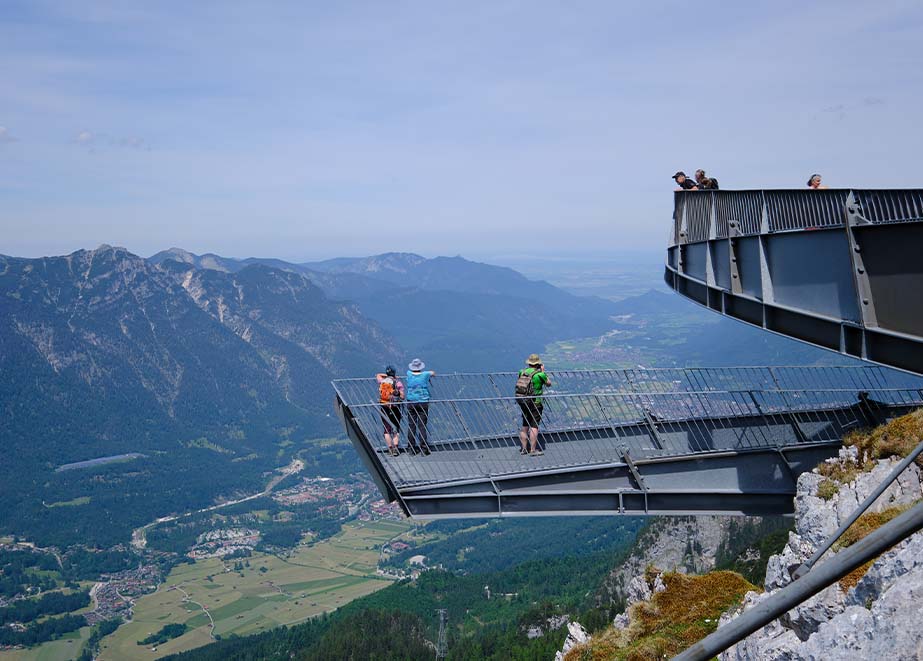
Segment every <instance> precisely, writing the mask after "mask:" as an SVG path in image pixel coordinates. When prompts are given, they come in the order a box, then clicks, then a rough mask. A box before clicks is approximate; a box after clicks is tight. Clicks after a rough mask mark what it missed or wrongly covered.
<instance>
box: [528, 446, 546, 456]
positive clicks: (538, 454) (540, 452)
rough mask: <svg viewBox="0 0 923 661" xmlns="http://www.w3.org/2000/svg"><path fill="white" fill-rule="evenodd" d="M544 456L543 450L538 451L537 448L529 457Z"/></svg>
mask: <svg viewBox="0 0 923 661" xmlns="http://www.w3.org/2000/svg"><path fill="white" fill-rule="evenodd" d="M543 454H545V453H544V452H542V451H541V450H539V449H537V448H536V449H535V450H532V452H530V453H529V455H530V456H532V457H540V456H542V455H543Z"/></svg>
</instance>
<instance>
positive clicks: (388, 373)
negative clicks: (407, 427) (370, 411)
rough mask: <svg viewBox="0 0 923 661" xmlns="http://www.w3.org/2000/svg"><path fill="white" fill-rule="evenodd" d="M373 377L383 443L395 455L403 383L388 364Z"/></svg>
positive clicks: (398, 448)
mask: <svg viewBox="0 0 923 661" xmlns="http://www.w3.org/2000/svg"><path fill="white" fill-rule="evenodd" d="M375 379H376V380H377V381H378V403H379V404H381V422H382V424H383V425H384V427H385V444H386V445H387V446H388V454H390V455H391V456H392V457H396V456H397V455H398V454H399V452H400V444H401V418H402V417H403V415H402V414H403V409H402V406H403V404H402V402H403V401H404V399H405V397H406V393H405V390H404V384H403V383H402V382H401V381H400V380H399V379H398V378H397V373H396V371H395V369H394V368H393V367H391V366H390V365H388V366H387V367H386V368H385V371H384V373H383V374H376V375H375Z"/></svg>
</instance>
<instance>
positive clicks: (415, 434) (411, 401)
mask: <svg viewBox="0 0 923 661" xmlns="http://www.w3.org/2000/svg"><path fill="white" fill-rule="evenodd" d="M425 367H426V364H425V363H424V362H423V361H422V360H420V359H419V358H414V359H413V360H412V361H410V365H408V366H407V368H408V370H407V443H408V452H410V454H417V452H422V453H423V454H429V444H428V443H427V430H426V424H427V422H428V419H429V399H430V396H429V380H430V379H431V378H432V377H434V376H436V373H435V372H433V371H432V370H428V371H425V372H424V371H423V370H424V368H425Z"/></svg>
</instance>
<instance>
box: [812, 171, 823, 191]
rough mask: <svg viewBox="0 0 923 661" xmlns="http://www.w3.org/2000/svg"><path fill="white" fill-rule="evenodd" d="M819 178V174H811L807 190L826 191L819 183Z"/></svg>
mask: <svg viewBox="0 0 923 661" xmlns="http://www.w3.org/2000/svg"><path fill="white" fill-rule="evenodd" d="M820 181H821V177H820V175H819V174H812V175H811V178H810V179H808V188H810V189H811V190H826V189H827V187H826V186H824V185H823V184H821V183H820Z"/></svg>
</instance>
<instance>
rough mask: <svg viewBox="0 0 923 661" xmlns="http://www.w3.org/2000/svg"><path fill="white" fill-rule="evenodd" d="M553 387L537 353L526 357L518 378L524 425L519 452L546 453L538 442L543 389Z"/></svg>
mask: <svg viewBox="0 0 923 661" xmlns="http://www.w3.org/2000/svg"><path fill="white" fill-rule="evenodd" d="M545 386H548V387H549V388H550V387H551V379H549V378H548V375H547V374H545V366H544V365H543V364H542V359H541V358H540V357H539V355H538V354H537V353H533V354H532V355H531V356H529V357H528V359H526V368H525V369H522V370H519V376H518V378H517V379H516V403H517V404H519V409H520V411H522V427H521V428H520V430H519V443H520V445H521V446H522V447H520V449H519V454H522V455H526V454H527V455H530V456H533V457H534V456H537V455H542V454H545V453H544V452H542V448H541V447H540V446H539V444H538V426H539V425H540V424H541V423H542V413H543V412H544V408H545V405H544V403H543V402H542V391H543V390H544V389H545Z"/></svg>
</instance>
